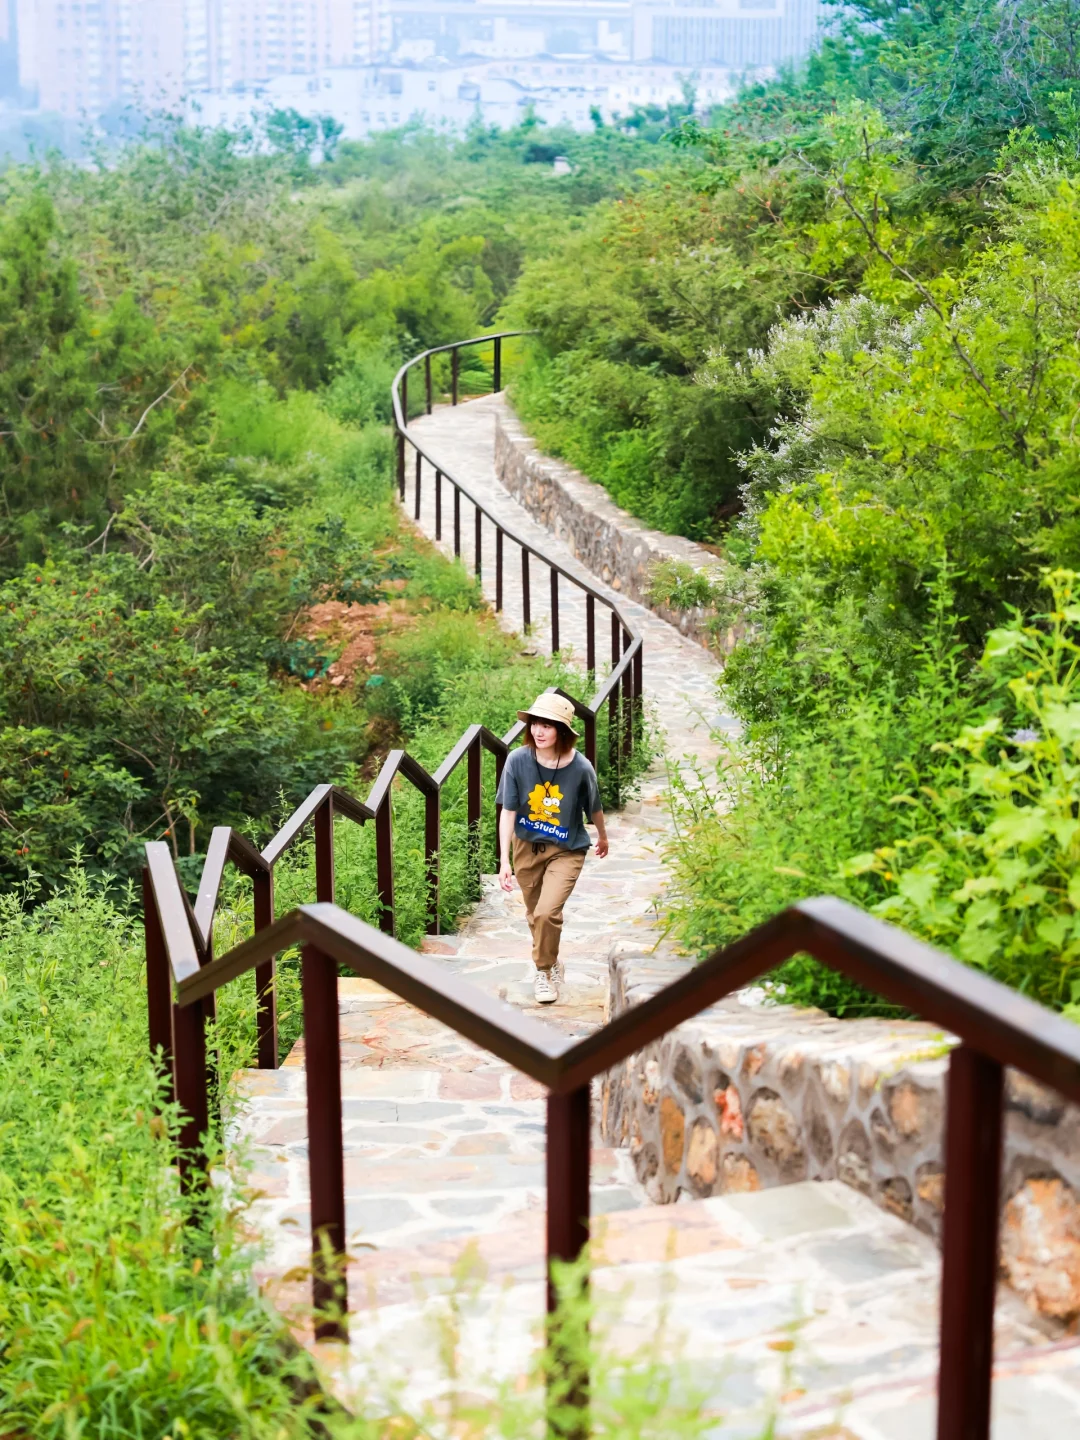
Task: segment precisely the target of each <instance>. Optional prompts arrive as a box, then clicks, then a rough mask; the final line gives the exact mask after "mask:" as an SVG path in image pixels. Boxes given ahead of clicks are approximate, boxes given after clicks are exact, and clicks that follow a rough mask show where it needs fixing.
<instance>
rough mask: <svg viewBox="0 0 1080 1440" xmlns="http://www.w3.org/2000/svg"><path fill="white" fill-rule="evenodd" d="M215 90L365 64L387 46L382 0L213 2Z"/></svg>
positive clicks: (384, 12)
mask: <svg viewBox="0 0 1080 1440" xmlns="http://www.w3.org/2000/svg"><path fill="white" fill-rule="evenodd" d="M209 8H210V10H211V12H212V18H211V35H212V41H211V75H210V84H211V87H212V88H214V89H223V90H227V89H231V88H233V87H238V86H247V85H253V84H259V83H261V82H264V81H267V80H271V79H273V78H274V77H275V76H277V75H302V74H313V73H314V72H315V71H317V70H325V69H328V68H334V67H338V66H353V65H369V64H371V63H372V61H374V60H375V59H377V58H378V56H379V55H381V54H384V53H385V52H386V50H387V48H388V45H389V39H390V25H389V13H388V11H387V8H386V3H385V0H212V3H211V4H210V6H209Z"/></svg>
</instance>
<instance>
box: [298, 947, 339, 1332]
mask: <svg viewBox="0 0 1080 1440" xmlns="http://www.w3.org/2000/svg"><path fill="white" fill-rule="evenodd" d="M300 975H301V979H300V983H301V989H302V991H303V997H304V1072H305V1079H306V1082H307V1123H308V1181H309V1186H310V1196H311V1300H312V1305H313V1306H314V1309H315V1338H316V1339H317V1340H344V1339H346V1338H347V1336H348V1308H349V1307H348V1292H347V1288H346V1287H347V1280H346V1276H345V1154H344V1146H343V1143H342V1137H341V1035H340V1024H339V1020H338V993H337V964H336V963H335V962H334V961H333V960H331V959H330V958H329V956H326V955H324V954H322V952H321V951H320V950H317V949H316V948H315V946H314V945H305V946H303V949H302V951H301V960H300Z"/></svg>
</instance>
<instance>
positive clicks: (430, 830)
mask: <svg viewBox="0 0 1080 1440" xmlns="http://www.w3.org/2000/svg"><path fill="white" fill-rule="evenodd" d="M441 809H442V795H441V792H440V791H438V790H430V791H428V793H427V794H426V795H425V796H424V856H425V859H426V863H427V883H428V934H429V935H438V933H439V850H440V845H441V837H440V830H441V825H442V815H441Z"/></svg>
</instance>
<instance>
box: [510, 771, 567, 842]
mask: <svg viewBox="0 0 1080 1440" xmlns="http://www.w3.org/2000/svg"><path fill="white" fill-rule="evenodd" d="M563 798H564V797H563V793H562V791H561V790H560V789H559V787H558V785H555V784H553V783H552V782H550V781H549V782H547V783H546V784H545V782H544V781H543V780H541V781H538V782H537V784H536V785H534V786H533V788H532V789H531V790H530V791H529V794H528V797H527V799H528V805H529V814H528V816H527V817H526V816H524V815H520V816H519V817H518V826H519V829H520V830H523V831H524V832H525V833H526V834H527V835H528V836H529V837H530V839H533V840H537V841H539V840H555V841H557V842H558V843H559V844H560V845H565V844H566V842H567V840H569V839H570V831H569V829H568V828H567V826H565V825H563V824H561V823H560V821H561V818H562V802H563Z"/></svg>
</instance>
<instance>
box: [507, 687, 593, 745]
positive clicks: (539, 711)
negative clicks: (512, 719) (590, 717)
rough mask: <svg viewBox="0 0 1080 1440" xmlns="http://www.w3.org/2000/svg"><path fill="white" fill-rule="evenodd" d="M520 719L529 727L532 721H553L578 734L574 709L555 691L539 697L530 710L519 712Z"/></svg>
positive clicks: (549, 691)
mask: <svg viewBox="0 0 1080 1440" xmlns="http://www.w3.org/2000/svg"><path fill="white" fill-rule="evenodd" d="M517 714H518V719H519V720H523V721H524V722H525V724H526V725H527V724H528V723H529V721H530V720H551V721H553V722H554V723H556V724H558V725H565V726H566V728H567V729H568V730H573V732H574V733H575V735H576V734H578V733H579V732H578V728H577V725H576V724H575V723H574V722H575V718H576V717H575V715H574V707H573V705H572V703H571V702H570V701H569V700H567V699H566V697H565V696H563V695H556V694H555V692H554V691H553V690H548V691H546V692H545V693H544V694H543V695H538V696H537V697H536V699H535V700H534V701H533V703H532V704H531V705H530V706H529V708H528V710H519V711H518V712H517Z"/></svg>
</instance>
